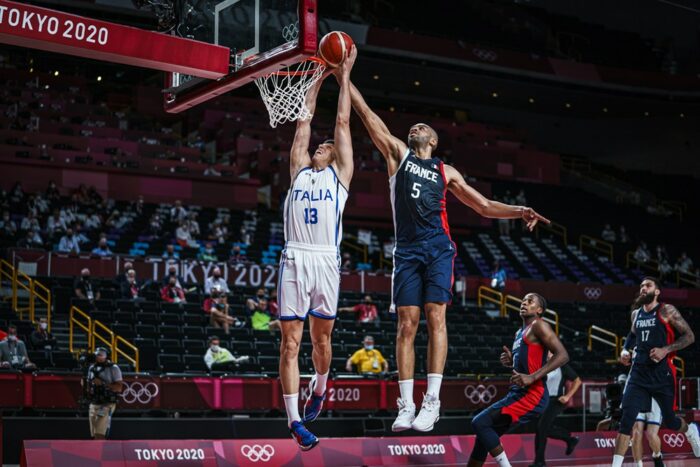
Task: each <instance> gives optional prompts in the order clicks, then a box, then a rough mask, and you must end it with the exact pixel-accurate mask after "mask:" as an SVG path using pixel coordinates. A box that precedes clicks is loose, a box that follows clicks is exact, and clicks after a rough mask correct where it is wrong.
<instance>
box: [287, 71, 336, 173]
mask: <svg viewBox="0 0 700 467" xmlns="http://www.w3.org/2000/svg"><path fill="white" fill-rule="evenodd" d="M326 76H328V72H324V76H322V77H321V79H319V80H318V81H317V82H316V83H315V84H314V85H313V86H311V89H309V92H307V93H306V107H307V108H308V109H309V113H310V114H311V117H310V118H309V119H307V120H297V130H296V133H294V141H293V142H292V149H291V150H290V152H289V172H290V174H291V175H292V180H294V177H295V176H296V174H297V172H299V170H301V169H302V168H304V167H308V166H309V165H311V156H310V155H309V141H310V140H311V120H312V119H313V115H314V112H315V111H316V98H317V97H318V91H319V90H320V89H321V84H323V80H324V79H326Z"/></svg>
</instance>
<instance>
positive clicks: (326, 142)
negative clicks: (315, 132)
mask: <svg viewBox="0 0 700 467" xmlns="http://www.w3.org/2000/svg"><path fill="white" fill-rule="evenodd" d="M321 144H332V145H333V146H335V140H334V139H327V140H325V141H324V142H323V143H321Z"/></svg>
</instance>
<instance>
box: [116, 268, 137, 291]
mask: <svg viewBox="0 0 700 467" xmlns="http://www.w3.org/2000/svg"><path fill="white" fill-rule="evenodd" d="M133 268H134V264H133V263H132V262H131V261H125V262H124V269H122V271H124V272H122V273H121V274H117V277H115V278H114V285H116V286H117V288H121V286H122V284H123V283H124V282H126V275H127V272H129V269H133Z"/></svg>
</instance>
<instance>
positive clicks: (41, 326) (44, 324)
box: [39, 323, 49, 329]
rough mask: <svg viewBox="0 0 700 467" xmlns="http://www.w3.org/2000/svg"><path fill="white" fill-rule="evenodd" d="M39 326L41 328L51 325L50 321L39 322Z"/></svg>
mask: <svg viewBox="0 0 700 467" xmlns="http://www.w3.org/2000/svg"><path fill="white" fill-rule="evenodd" d="M39 327H40V328H41V329H46V328H47V327H49V324H48V323H39Z"/></svg>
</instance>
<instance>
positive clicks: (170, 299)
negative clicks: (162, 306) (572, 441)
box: [160, 276, 187, 303]
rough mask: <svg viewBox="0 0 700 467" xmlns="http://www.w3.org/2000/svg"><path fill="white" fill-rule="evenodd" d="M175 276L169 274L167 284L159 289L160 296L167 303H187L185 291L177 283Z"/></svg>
mask: <svg viewBox="0 0 700 467" xmlns="http://www.w3.org/2000/svg"><path fill="white" fill-rule="evenodd" d="M178 282H179V281H178V279H177V277H173V276H170V277H169V278H168V284H167V285H165V286H164V287H163V288H162V289H160V298H161V300H163V301H164V302H167V303H187V300H186V299H185V291H184V289H183V288H182V287H180V286H179V285H178Z"/></svg>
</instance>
